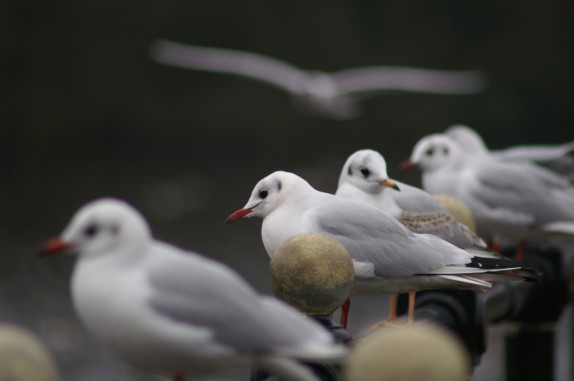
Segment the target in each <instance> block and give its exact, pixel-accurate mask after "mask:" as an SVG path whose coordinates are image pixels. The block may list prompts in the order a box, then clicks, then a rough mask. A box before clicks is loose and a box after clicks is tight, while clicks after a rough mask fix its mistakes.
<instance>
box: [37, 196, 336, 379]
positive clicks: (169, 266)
mask: <svg viewBox="0 0 574 381" xmlns="http://www.w3.org/2000/svg"><path fill="white" fill-rule="evenodd" d="M67 251H73V252H76V253H77V254H78V255H79V258H78V260H77V263H76V266H75V268H74V272H73V275H72V298H73V302H74V307H75V309H76V311H77V313H78V314H79V316H80V318H81V320H82V321H83V323H84V324H85V325H86V326H87V327H88V328H89V329H90V330H91V331H92V332H93V334H94V335H95V336H96V337H97V338H98V339H99V340H101V341H102V342H103V343H104V344H106V345H107V346H109V347H110V348H112V349H114V350H116V351H117V352H118V353H120V354H121V355H123V356H124V357H126V358H127V359H128V360H131V361H132V362H134V363H135V364H138V365H140V366H143V367H145V368H148V369H152V370H156V371H162V372H165V373H169V374H172V375H174V380H183V379H184V375H185V374H189V375H206V374H212V373H218V372H222V371H226V370H230V369H235V368H236V367H240V366H246V365H254V366H257V367H261V368H263V369H265V370H268V371H271V372H274V373H276V374H278V375H281V376H284V377H286V378H287V379H292V380H298V381H304V380H308V381H311V380H313V381H317V380H318V378H317V377H316V376H314V374H313V373H312V371H311V370H310V369H308V368H307V367H305V366H304V365H302V364H300V363H298V362H297V361H296V359H301V360H305V361H311V362H313V361H331V360H333V361H336V360H341V359H342V357H343V356H344V354H345V350H344V349H343V348H342V347H340V346H338V345H335V344H334V339H333V337H332V336H331V335H330V334H329V333H328V332H327V331H326V330H325V329H324V328H323V327H321V326H320V325H319V324H318V323H315V322H313V321H312V320H310V319H307V318H306V317H304V316H303V315H302V314H301V313H300V312H299V311H296V310H295V309H294V308H292V307H290V306H288V305H286V304H285V303H283V302H281V301H279V300H277V299H275V298H271V297H263V296H260V295H258V294H257V293H256V292H255V291H254V290H253V289H252V288H251V287H250V286H249V285H248V284H247V283H246V282H245V281H243V279H242V278H240V277H239V276H238V275H237V274H236V273H235V272H233V271H232V270H230V269H229V268H227V267H225V266H223V265H222V264H220V263H218V262H215V261H213V260H210V259H208V258H205V257H202V256H200V255H198V254H195V253H192V252H189V251H184V250H182V249H179V248H177V247H175V246H172V245H169V244H167V243H164V242H160V241H157V240H155V239H154V238H153V237H152V235H151V232H150V229H149V226H148V225H147V223H146V221H145V220H144V218H143V217H142V216H141V215H140V214H139V213H138V212H137V211H136V210H135V209H134V208H132V207H131V206H129V205H128V204H126V203H124V202H122V201H119V200H114V199H102V200H97V201H94V202H91V203H89V204H87V205H85V206H84V207H82V208H81V209H80V210H79V211H78V212H77V213H76V214H75V215H74V217H73V219H72V220H71V222H70V224H69V225H68V227H67V228H66V229H65V230H64V231H63V233H62V234H61V236H59V237H56V238H54V239H52V240H50V241H48V242H47V243H46V244H45V245H44V246H43V248H42V251H41V254H42V255H52V254H57V253H61V252H67Z"/></svg>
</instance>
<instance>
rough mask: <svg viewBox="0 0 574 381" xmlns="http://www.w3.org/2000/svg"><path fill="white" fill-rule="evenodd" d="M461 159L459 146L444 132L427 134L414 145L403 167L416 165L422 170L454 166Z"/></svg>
mask: <svg viewBox="0 0 574 381" xmlns="http://www.w3.org/2000/svg"><path fill="white" fill-rule="evenodd" d="M461 159H462V150H461V148H460V146H459V145H458V144H457V143H456V142H455V141H454V140H452V139H451V138H450V137H448V136H446V135H444V134H433V135H428V136H425V137H424V138H422V139H421V140H419V141H418V143H417V144H416V145H415V147H414V149H413V152H412V155H411V157H410V159H409V160H408V161H407V162H406V163H403V168H408V167H413V166H417V167H419V168H421V169H422V170H423V171H434V170H440V169H443V168H447V167H450V166H455V165H457V164H458V163H460V161H461Z"/></svg>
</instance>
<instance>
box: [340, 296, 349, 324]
mask: <svg viewBox="0 0 574 381" xmlns="http://www.w3.org/2000/svg"><path fill="white" fill-rule="evenodd" d="M350 309H351V299H349V298H347V300H345V302H344V303H343V305H342V306H341V325H342V326H343V328H345V329H347V322H348V321H349V310H350Z"/></svg>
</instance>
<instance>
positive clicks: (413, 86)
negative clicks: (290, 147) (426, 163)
mask: <svg viewBox="0 0 574 381" xmlns="http://www.w3.org/2000/svg"><path fill="white" fill-rule="evenodd" d="M151 55H152V58H153V59H154V60H155V61H157V62H160V63H163V64H166V65H171V66H175V67H180V68H185V69H194V70H203V71H210V72H219V73H227V74H234V75H238V76H242V77H246V78H250V79H253V80H257V81H260V82H263V83H267V84H269V85H271V86H274V87H276V88H278V89H280V90H283V91H286V92H287V93H289V94H290V95H291V97H292V100H293V103H294V106H296V107H297V108H299V109H300V110H301V111H304V112H307V113H311V114H315V115H318V116H323V117H329V118H333V119H349V118H354V117H356V116H357V115H358V113H359V104H358V101H359V100H360V99H363V98H365V97H366V96H367V95H372V94H376V93H380V92H385V91H387V92H388V91H403V92H418V93H430V94H472V93H476V92H479V91H481V90H482V89H483V88H484V82H485V80H484V78H483V76H482V75H481V74H480V73H478V72H475V71H459V72H456V71H446V70H430V69H416V68H407V67H389V66H372V67H363V68H354V69H346V70H341V71H339V72H336V73H324V72H320V71H305V70H301V69H299V68H297V67H295V66H294V65H292V64H290V63H287V62H284V61H280V60H278V59H275V58H271V57H267V56H264V55H261V54H256V53H251V52H244V51H238V50H231V49H221V48H211V47H202V46H193V45H186V44H180V43H176V42H172V41H166V40H157V41H155V42H154V43H153V44H152V47H151Z"/></svg>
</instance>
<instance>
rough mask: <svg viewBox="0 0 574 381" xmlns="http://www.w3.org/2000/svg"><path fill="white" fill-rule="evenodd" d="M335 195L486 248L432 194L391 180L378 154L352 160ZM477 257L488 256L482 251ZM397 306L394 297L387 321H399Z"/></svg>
mask: <svg viewBox="0 0 574 381" xmlns="http://www.w3.org/2000/svg"><path fill="white" fill-rule="evenodd" d="M335 195H337V196H340V197H344V198H347V199H350V200H355V201H360V202H365V203H367V204H369V205H372V206H374V207H376V208H378V209H381V210H383V211H384V212H386V213H388V214H390V215H392V216H393V217H395V218H396V219H397V220H398V221H400V222H401V223H402V224H403V225H405V226H406V227H407V228H408V229H409V230H411V231H412V232H414V233H426V234H432V235H435V236H437V237H440V238H442V239H444V240H445V241H448V242H450V243H451V244H453V245H455V246H457V247H459V248H461V249H471V248H476V249H484V248H486V243H485V242H484V241H483V240H482V239H481V238H480V237H478V236H477V235H476V234H475V233H473V232H472V231H471V230H470V229H469V228H468V227H467V226H466V225H464V224H463V223H461V222H458V221H457V220H456V219H455V218H454V217H453V216H452V215H451V214H450V213H449V212H448V210H447V209H446V208H445V207H443V206H442V204H441V203H440V202H438V201H437V200H436V199H435V198H434V197H432V196H431V195H430V194H429V193H427V192H425V191H423V190H422V189H419V188H416V187H413V186H410V185H408V184H405V183H402V182H399V181H396V180H392V179H390V178H389V176H388V174H387V163H386V161H385V159H384V157H383V156H382V155H381V154H380V153H379V152H377V151H374V150H371V149H362V150H359V151H356V152H355V153H353V154H352V155H351V156H349V158H348V159H347V161H346V162H345V164H344V165H343V169H342V170H341V174H340V176H339V185H338V188H337V192H336V193H335ZM475 254H476V255H487V253H480V252H479V251H478V250H477V251H476V252H475ZM488 256H490V254H488ZM396 304H397V295H396V294H393V295H391V304H390V308H389V317H388V318H387V321H390V322H392V321H393V320H395V318H396Z"/></svg>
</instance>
